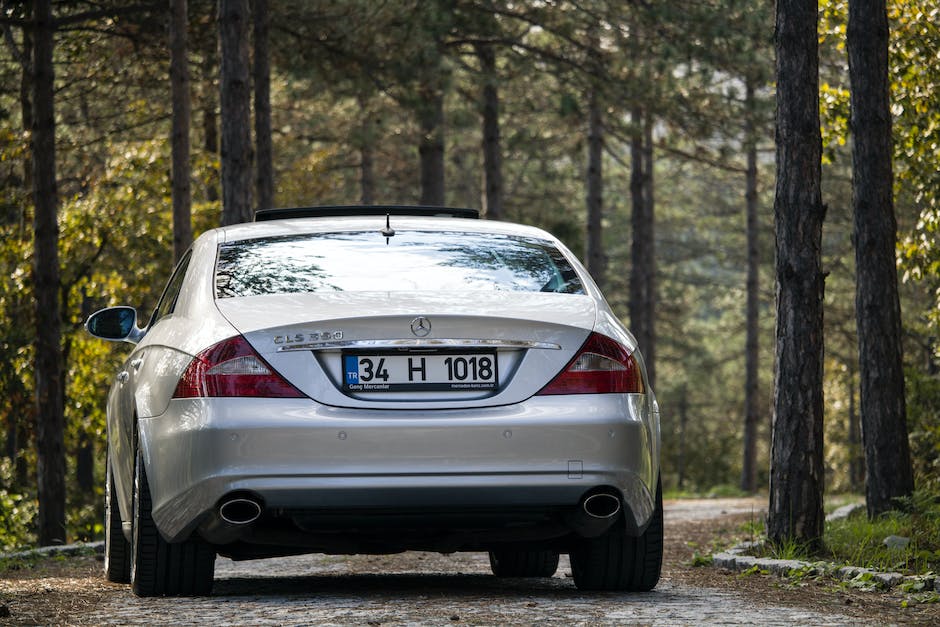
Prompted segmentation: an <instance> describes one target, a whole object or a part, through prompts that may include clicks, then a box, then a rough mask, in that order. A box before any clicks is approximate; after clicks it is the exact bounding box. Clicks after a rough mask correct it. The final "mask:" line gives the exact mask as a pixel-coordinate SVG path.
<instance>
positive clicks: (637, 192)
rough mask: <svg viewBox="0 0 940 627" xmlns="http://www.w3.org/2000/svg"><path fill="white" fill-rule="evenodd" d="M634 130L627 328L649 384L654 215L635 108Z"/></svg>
mask: <svg viewBox="0 0 940 627" xmlns="http://www.w3.org/2000/svg"><path fill="white" fill-rule="evenodd" d="M632 118H633V124H634V131H633V135H632V137H631V139H630V199H631V204H632V208H633V212H632V216H631V220H630V222H631V226H632V229H633V243H632V247H631V250H630V260H631V267H630V296H629V303H628V307H629V310H630V331H631V332H632V333H633V335H634V337H636V340H637V343H638V344H639V347H640V352H641V353H642V355H643V357H644V362H645V363H646V366H647V376H648V377H649V378H650V385H652V384H653V377H654V376H655V372H654V371H653V370H652V363H653V353H654V351H655V347H654V345H653V343H654V339H653V320H652V317H653V308H654V305H653V300H654V297H653V292H654V287H653V284H652V282H653V278H654V270H653V268H652V264H653V263H654V262H653V254H654V249H653V216H652V214H651V213H650V212H651V211H652V209H653V207H652V191H651V190H650V189H649V184H650V181H649V178H648V176H649V169H650V168H651V165H652V164H651V163H649V164H648V161H649V162H651V161H652V159H651V157H650V152H649V151H648V149H647V147H646V127H645V126H644V123H643V119H644V114H643V112H642V111H640V110H634V111H633V114H632Z"/></svg>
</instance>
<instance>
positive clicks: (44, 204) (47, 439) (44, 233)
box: [32, 0, 66, 546]
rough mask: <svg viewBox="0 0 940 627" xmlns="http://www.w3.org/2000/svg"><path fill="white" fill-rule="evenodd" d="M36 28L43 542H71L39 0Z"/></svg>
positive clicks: (50, 92)
mask: <svg viewBox="0 0 940 627" xmlns="http://www.w3.org/2000/svg"><path fill="white" fill-rule="evenodd" d="M34 24H35V28H34V31H33V46H34V47H33V80H34V84H33V112H34V119H33V137H32V140H33V141H32V158H33V201H34V203H35V206H36V215H35V218H34V231H35V253H34V260H33V282H34V285H35V288H34V289H35V294H36V308H35V313H36V448H37V457H38V460H37V461H38V470H37V477H38V483H39V486H38V487H39V544H40V545H43V546H44V545H50V544H60V543H63V542H65V539H66V537H65V443H64V431H65V417H64V413H65V407H64V399H63V379H62V377H63V372H62V370H63V368H62V346H61V343H62V331H61V320H60V318H59V311H60V307H59V305H60V303H59V286H60V279H59V251H58V241H59V227H58V224H57V214H58V210H59V195H58V190H57V187H56V150H55V113H54V104H53V99H54V80H53V63H52V59H53V55H52V51H53V46H54V43H53V29H54V25H53V19H52V7H51V2H50V0H37V2H36V5H35V22H34Z"/></svg>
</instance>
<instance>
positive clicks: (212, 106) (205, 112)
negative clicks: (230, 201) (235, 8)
mask: <svg viewBox="0 0 940 627" xmlns="http://www.w3.org/2000/svg"><path fill="white" fill-rule="evenodd" d="M217 7H218V4H217V3H216V2H210V3H209V11H210V19H211V20H212V23H215V22H216V20H217V19H218V10H217ZM206 39H207V42H206V46H205V48H204V49H203V51H202V54H203V57H202V66H201V70H200V71H201V74H202V85H203V87H202V89H203V91H202V133H203V144H202V145H203V149H204V150H205V151H206V152H207V153H209V154H210V155H212V156H217V155H218V154H219V124H218V119H217V118H218V115H217V112H216V109H217V107H218V97H219V88H218V85H217V84H216V81H217V80H218V78H219V38H218V36H215V37H207V38H206ZM218 199H219V171H218V169H217V168H216V167H215V165H212V166H211V171H210V172H209V177H208V180H207V181H206V200H208V201H209V202H215V201H217V200H218Z"/></svg>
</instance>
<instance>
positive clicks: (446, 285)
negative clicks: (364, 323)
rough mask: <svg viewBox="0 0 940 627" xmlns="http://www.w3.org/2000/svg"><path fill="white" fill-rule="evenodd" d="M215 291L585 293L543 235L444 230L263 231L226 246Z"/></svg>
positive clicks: (252, 293)
mask: <svg viewBox="0 0 940 627" xmlns="http://www.w3.org/2000/svg"><path fill="white" fill-rule="evenodd" d="M215 285H216V296H217V297H218V298H230V297H235V296H258V295H262V294H286V293H298V292H363V291H381V292H403V291H407V292H412V291H427V290H430V291H445V290H449V291H474V290H484V291H508V292H561V293H565V294H583V293H584V287H583V286H582V284H581V281H580V279H579V278H578V275H577V273H576V272H575V271H574V268H572V267H571V264H570V263H568V261H567V260H566V259H565V257H564V255H562V254H561V252H560V251H559V250H558V249H557V248H555V247H554V246H553V245H552V243H551V242H548V241H546V240H541V239H536V238H530V237H518V236H510V235H496V234H489V233H487V234H481V233H460V232H440V231H398V232H397V233H396V234H395V235H394V236H393V237H390V238H387V240H386V238H385V237H384V236H382V234H381V233H378V232H376V231H369V232H347V233H315V234H305V235H290V236H283V237H266V238H260V239H253V240H243V241H238V242H232V243H228V244H222V245H221V246H220V247H219V256H218V262H217V265H216V272H215Z"/></svg>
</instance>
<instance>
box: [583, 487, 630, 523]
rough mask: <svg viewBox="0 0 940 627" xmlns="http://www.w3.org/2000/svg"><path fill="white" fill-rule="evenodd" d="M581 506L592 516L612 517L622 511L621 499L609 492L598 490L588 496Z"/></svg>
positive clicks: (600, 517)
mask: <svg viewBox="0 0 940 627" xmlns="http://www.w3.org/2000/svg"><path fill="white" fill-rule="evenodd" d="M581 508H582V509H583V510H584V513H585V514H587V515H588V516H590V517H591V518H599V519H602V520H603V519H606V518H612V517H614V516H616V515H617V514H619V513H620V499H618V498H617V497H616V496H614V495H613V494H609V493H607V492H598V493H596V494H591V495H589V496H588V497H586V498H585V499H584V501H582V502H581Z"/></svg>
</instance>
